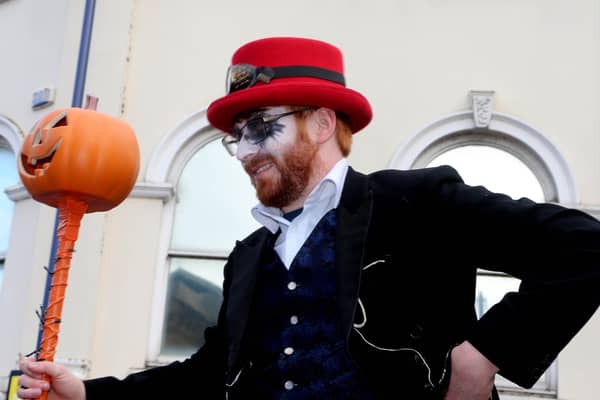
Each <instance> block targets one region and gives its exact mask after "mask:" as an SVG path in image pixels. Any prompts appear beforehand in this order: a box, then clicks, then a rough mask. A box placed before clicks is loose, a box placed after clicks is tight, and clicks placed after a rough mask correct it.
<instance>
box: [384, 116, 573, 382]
mask: <svg viewBox="0 0 600 400" xmlns="http://www.w3.org/2000/svg"><path fill="white" fill-rule="evenodd" d="M439 165H451V166H452V167H454V168H455V169H456V170H457V171H458V173H459V174H460V175H461V177H462V178H463V180H464V181H465V183H467V184H469V185H482V186H485V187H486V188H487V189H489V190H491V191H494V192H499V193H504V194H507V195H509V196H511V197H512V198H515V199H516V198H521V197H527V198H529V199H531V200H533V201H536V202H557V203H565V204H567V205H572V204H574V203H575V202H576V195H575V192H574V187H575V185H574V182H573V179H572V176H571V173H570V171H569V169H568V167H567V164H566V162H565V161H564V159H563V158H562V157H561V155H560V153H559V152H558V151H557V149H556V148H555V147H554V146H553V145H552V144H551V143H550V142H549V141H548V140H547V139H545V138H544V136H543V135H542V134H541V133H539V132H538V131H537V130H535V129H534V128H532V127H531V126H529V125H527V124H525V123H523V122H521V121H518V120H516V119H514V118H512V117H510V116H507V115H503V114H499V113H496V114H494V118H493V119H492V122H491V124H490V126H489V127H488V128H483V129H482V128H477V127H475V124H474V121H473V113H472V112H462V113H458V114H455V115H451V116H449V117H446V118H443V119H441V120H439V121H435V122H434V123H432V124H430V125H428V126H427V127H426V128H425V129H423V130H422V131H421V132H419V133H417V134H416V135H415V136H413V137H412V138H411V139H409V141H408V142H407V143H406V144H405V146H403V147H402V148H400V149H399V150H398V151H397V152H396V154H395V155H394V158H393V160H392V162H391V165H390V167H392V168H398V169H410V168H422V167H433V166H439ZM519 283H520V281H519V280H518V279H516V278H514V277H512V276H509V275H506V274H502V273H497V272H493V271H487V270H483V269H480V270H478V277H477V289H476V291H477V292H476V301H475V310H476V311H477V315H478V316H481V315H482V314H483V313H485V312H486V311H487V310H488V309H489V308H490V307H491V306H492V305H494V304H495V303H497V302H498V301H499V300H501V299H502V297H503V296H504V295H505V294H506V293H507V292H510V291H516V290H518V286H519ZM556 372H557V368H556V363H554V364H553V365H552V366H551V367H550V368H549V369H548V370H547V371H546V373H545V374H544V375H543V376H542V377H541V378H540V380H539V381H538V382H537V383H536V384H535V385H534V387H533V389H532V390H534V391H537V392H539V393H550V394H552V393H556V387H557V377H556ZM496 384H497V385H498V386H499V387H500V388H501V389H502V388H505V389H507V390H508V391H515V390H516V391H518V390H520V389H518V388H517V387H516V386H515V385H514V384H512V383H511V382H509V381H507V380H505V379H503V378H502V377H498V379H497V381H496Z"/></svg>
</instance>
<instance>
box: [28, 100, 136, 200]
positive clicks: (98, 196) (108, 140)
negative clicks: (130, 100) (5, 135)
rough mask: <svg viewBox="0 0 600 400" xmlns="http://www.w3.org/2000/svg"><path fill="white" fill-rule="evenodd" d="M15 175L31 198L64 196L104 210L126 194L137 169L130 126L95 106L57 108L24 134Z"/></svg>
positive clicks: (46, 198) (134, 140)
mask: <svg viewBox="0 0 600 400" xmlns="http://www.w3.org/2000/svg"><path fill="white" fill-rule="evenodd" d="M17 164H18V168H19V175H20V177H21V180H22V181H23V184H24V185H25V187H26V188H27V190H28V191H29V193H30V194H31V196H32V197H33V198H34V199H36V200H38V201H40V202H42V203H45V204H48V205H50V206H53V207H56V206H57V205H58V201H59V200H60V199H61V198H62V197H65V196H74V197H77V198H79V199H81V200H83V201H85V202H86V203H87V204H88V212H93V211H106V210H109V209H111V208H113V207H115V206H116V205H118V204H119V203H121V202H122V201H123V200H124V199H125V198H126V197H127V196H128V194H129V192H130V191H131V189H132V188H133V185H134V184H135V181H136V179H137V174H138V170H139V149H138V144H137V140H136V138H135V135H134V133H133V131H132V129H131V127H129V125H128V124H127V123H126V122H124V121H122V120H120V119H117V118H113V117H111V116H109V115H106V114H101V113H98V112H96V111H94V110H86V109H81V108H70V109H65V110H56V111H53V112H51V113H50V114H48V115H46V116H45V117H44V118H42V119H41V120H40V121H39V122H38V123H37V124H36V126H35V127H34V128H33V129H32V130H31V132H29V134H27V136H26V137H25V140H24V141H23V145H22V146H21V153H20V156H19V157H18V161H17Z"/></svg>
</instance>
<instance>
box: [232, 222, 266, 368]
mask: <svg viewBox="0 0 600 400" xmlns="http://www.w3.org/2000/svg"><path fill="white" fill-rule="evenodd" d="M257 236H258V237H255V238H254V239H255V240H253V241H251V242H250V243H245V242H237V243H236V248H235V254H234V255H233V257H232V262H233V263H234V265H233V267H234V271H233V272H232V281H231V285H230V287H229V301H228V304H227V316H226V318H227V327H228V333H227V336H228V338H229V340H228V342H229V346H230V347H229V363H230V366H232V365H233V363H234V362H235V360H236V359H237V356H238V353H239V349H240V344H241V341H242V337H243V335H244V331H245V328H246V323H247V322H248V315H249V313H250V307H251V305H252V299H253V297H254V288H255V285H256V277H257V274H258V267H259V264H260V260H261V259H262V254H263V252H264V251H265V247H266V246H267V244H268V243H270V240H269V238H271V237H272V236H273V235H272V234H271V233H270V232H269V231H267V230H266V229H264V228H263V231H262V232H260V233H259V234H258V235H257Z"/></svg>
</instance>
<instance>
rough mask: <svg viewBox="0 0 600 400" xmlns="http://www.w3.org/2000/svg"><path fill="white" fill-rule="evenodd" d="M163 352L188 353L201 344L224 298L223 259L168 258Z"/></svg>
mask: <svg viewBox="0 0 600 400" xmlns="http://www.w3.org/2000/svg"><path fill="white" fill-rule="evenodd" d="M170 261H171V265H170V270H169V286H168V288H167V309H166V313H165V315H166V318H165V322H164V324H165V326H164V329H163V338H162V345H161V348H162V354H164V355H169V356H187V355H190V354H192V353H194V352H195V351H196V350H198V348H199V347H200V346H202V345H203V344H204V335H203V333H204V330H205V329H206V328H207V327H209V326H212V325H215V324H216V322H217V315H218V312H219V307H220V306H221V301H222V299H223V295H222V290H221V286H222V284H223V265H224V264H225V261H224V260H210V259H190V258H181V257H171V259H170Z"/></svg>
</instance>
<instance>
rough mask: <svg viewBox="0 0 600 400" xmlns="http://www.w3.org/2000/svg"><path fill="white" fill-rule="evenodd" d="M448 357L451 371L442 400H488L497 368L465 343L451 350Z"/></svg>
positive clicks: (470, 345) (469, 344)
mask: <svg viewBox="0 0 600 400" xmlns="http://www.w3.org/2000/svg"><path fill="white" fill-rule="evenodd" d="M450 357H451V363H452V367H451V368H452V371H451V374H450V384H449V385H448V390H447V391H446V395H445V396H444V400H488V399H489V398H490V396H491V393H492V388H493V385H494V377H495V376H496V373H497V372H498V367H496V366H495V365H494V364H492V362H491V361H490V360H488V359H487V358H485V356H484V355H483V354H481V353H480V352H479V351H478V350H477V349H476V348H475V347H473V345H472V344H471V343H469V342H467V341H464V342H463V343H461V344H460V345H458V346H456V347H455V348H454V349H452V354H451V356H450Z"/></svg>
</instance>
